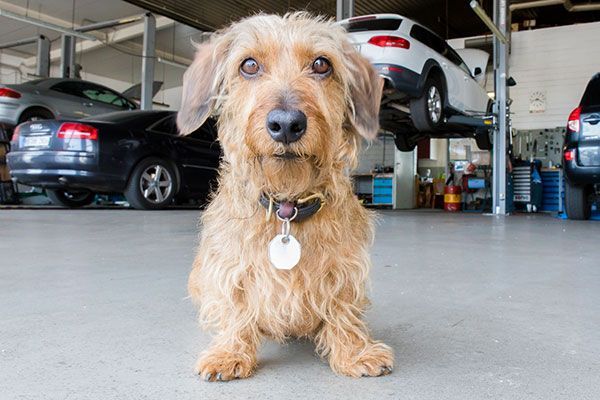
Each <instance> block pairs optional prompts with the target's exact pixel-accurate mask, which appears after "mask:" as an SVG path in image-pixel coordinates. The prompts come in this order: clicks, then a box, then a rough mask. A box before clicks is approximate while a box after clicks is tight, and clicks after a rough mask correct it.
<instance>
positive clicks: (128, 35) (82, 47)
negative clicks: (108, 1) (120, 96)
mask: <svg viewBox="0 0 600 400" xmlns="http://www.w3.org/2000/svg"><path fill="white" fill-rule="evenodd" d="M173 22H174V21H173V20H172V19H170V18H167V17H157V18H156V29H157V30H161V29H165V28H168V27H170V26H172V25H173ZM143 33H144V23H143V22H139V23H136V24H131V25H128V26H125V27H123V28H119V29H116V30H114V31H112V32H108V33H106V34H105V37H106V38H105V39H104V40H96V41H91V40H82V41H80V42H78V43H77V45H76V47H75V52H76V53H77V54H82V53H87V52H89V51H93V50H96V49H99V48H102V47H104V46H106V45H107V44H115V43H120V42H124V41H127V40H131V39H134V38H136V37H140V36H141V35H142V34H143ZM60 54H61V51H60V49H55V50H52V51H51V52H50V61H51V62H52V61H57V60H59V59H60ZM35 63H36V58H35V57H30V58H28V59H27V60H25V65H26V66H33V65H35Z"/></svg>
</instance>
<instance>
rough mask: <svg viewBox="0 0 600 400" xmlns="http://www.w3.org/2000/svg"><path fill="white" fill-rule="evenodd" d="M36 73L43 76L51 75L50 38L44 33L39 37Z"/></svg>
mask: <svg viewBox="0 0 600 400" xmlns="http://www.w3.org/2000/svg"><path fill="white" fill-rule="evenodd" d="M35 74H36V75H37V76H40V77H42V78H48V77H49V76H50V39H48V38H47V37H46V36H44V35H40V36H39V37H38V38H37V64H36V68H35Z"/></svg>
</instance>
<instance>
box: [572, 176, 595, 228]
mask: <svg viewBox="0 0 600 400" xmlns="http://www.w3.org/2000/svg"><path fill="white" fill-rule="evenodd" d="M588 197H589V190H588V186H583V185H574V184H572V183H569V181H565V211H566V212H567V217H569V219H575V220H586V219H590V216H591V215H592V205H591V204H590V202H589V201H588Z"/></svg>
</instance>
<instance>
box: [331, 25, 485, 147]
mask: <svg viewBox="0 0 600 400" xmlns="http://www.w3.org/2000/svg"><path fill="white" fill-rule="evenodd" d="M340 24H341V25H342V26H343V27H344V28H345V29H346V30H347V31H348V33H349V37H350V41H351V42H352V43H354V45H355V46H356V48H357V49H358V50H359V52H360V53H361V54H363V55H364V56H365V57H367V58H368V59H369V60H370V61H371V62H372V63H373V65H374V66H375V68H376V69H377V70H378V71H379V73H380V75H381V76H382V77H383V78H384V79H385V82H386V83H385V87H384V98H383V99H382V105H381V115H380V120H381V126H382V128H383V129H385V130H388V131H391V132H393V133H394V134H395V136H396V145H397V147H398V148H399V149H400V150H403V151H411V150H413V149H414V147H415V146H416V142H417V141H418V140H419V139H421V138H423V137H475V139H476V140H477V145H478V146H479V147H480V148H481V149H485V150H489V149H490V148H491V143H490V136H489V133H488V132H487V130H483V131H481V130H476V129H474V128H473V127H471V126H466V125H462V124H457V123H453V122H450V121H448V118H449V117H451V116H452V115H461V116H468V117H483V116H484V115H486V114H487V113H490V112H491V103H492V102H491V100H490V98H489V97H488V95H487V93H486V91H485V89H484V87H483V86H484V85H485V70H486V66H487V61H488V59H489V54H487V53H486V52H484V51H481V50H474V49H465V50H459V51H456V50H454V49H452V47H450V45H448V44H447V43H446V41H445V40H443V39H442V38H440V37H439V36H437V35H436V34H435V33H433V32H432V31H430V30H429V29H427V28H425V27H423V26H422V25H419V24H417V23H416V22H414V21H412V20H410V19H408V18H405V17H402V16H400V15H396V14H377V15H367V16H360V17H354V18H350V19H346V20H343V21H340ZM459 52H462V54H463V55H464V56H465V58H467V57H468V60H469V62H470V64H471V65H470V66H468V65H467V64H466V63H465V62H464V61H463V59H462V58H461V56H460V55H459Z"/></svg>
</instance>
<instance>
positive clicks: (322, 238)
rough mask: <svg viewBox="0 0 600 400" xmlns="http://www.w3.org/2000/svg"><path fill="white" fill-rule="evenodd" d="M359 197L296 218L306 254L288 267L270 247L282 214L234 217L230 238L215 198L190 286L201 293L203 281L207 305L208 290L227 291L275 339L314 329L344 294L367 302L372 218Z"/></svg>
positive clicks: (223, 293)
mask: <svg viewBox="0 0 600 400" xmlns="http://www.w3.org/2000/svg"><path fill="white" fill-rule="evenodd" d="M353 200H354V199H349V202H348V204H347V205H346V206H345V207H344V208H334V207H327V206H326V207H324V208H323V210H322V211H321V212H319V213H318V214H317V215H315V216H313V217H311V218H310V219H308V220H306V221H304V222H301V223H298V224H294V223H292V230H291V233H292V235H294V236H295V237H296V238H297V240H298V241H299V242H300V243H301V245H302V256H301V260H300V262H299V264H298V265H296V266H295V267H294V268H293V269H292V270H289V271H287V270H278V269H276V268H274V267H273V266H272V265H271V263H270V261H269V259H268V251H267V248H268V244H269V242H270V241H271V239H273V237H275V235H277V234H278V233H279V232H280V229H281V223H280V222H279V221H277V220H276V219H275V218H272V219H271V220H270V221H268V222H267V221H266V220H265V217H264V210H262V209H260V210H259V211H258V212H257V213H256V214H255V215H254V216H253V217H251V218H247V219H233V218H232V219H229V221H234V222H232V223H229V224H228V228H227V229H226V231H227V236H226V237H224V236H223V235H222V232H223V229H222V228H223V218H222V217H223V213H227V212H228V210H227V209H226V208H225V206H221V205H220V204H219V203H218V199H216V202H213V203H212V204H211V206H210V207H209V209H208V210H207V214H206V215H205V217H204V218H203V222H204V228H205V232H204V234H203V238H202V243H201V245H200V251H199V254H198V257H197V259H196V264H195V266H194V271H192V275H191V277H190V292H191V293H192V295H194V291H193V285H194V282H195V281H196V280H197V283H198V285H199V286H201V290H200V291H199V293H198V297H199V300H200V303H201V304H202V303H203V301H202V297H204V295H205V294H207V297H210V298H213V297H214V295H215V294H217V295H219V296H222V297H223V298H224V299H223V304H227V302H231V303H232V304H240V305H241V306H242V308H243V309H244V310H245V312H246V313H247V314H248V316H249V318H253V319H255V321H256V323H257V325H258V327H259V329H260V330H261V331H262V333H263V334H265V335H268V336H270V337H272V338H274V339H279V340H283V339H285V338H287V337H290V336H293V337H300V336H311V335H312V334H313V333H314V332H315V331H316V330H317V329H318V327H319V326H320V324H321V323H322V321H323V320H324V319H326V318H328V316H329V315H330V314H331V313H334V312H335V311H334V310H335V309H336V307H337V304H338V301H339V300H341V299H345V300H349V299H353V300H354V301H355V302H358V303H363V302H365V301H366V299H365V298H364V293H365V290H364V286H365V283H366V279H367V274H368V269H369V265H370V262H369V255H368V251H367V250H368V246H369V244H370V235H371V224H370V218H369V216H368V214H367V211H366V210H364V209H363V208H362V206H360V204H358V202H356V203H355V202H354V201H353ZM217 215H220V218H218V219H216V218H214V217H216V216H217ZM225 220H227V218H225ZM215 288H218V290H219V291H220V293H215ZM208 293H210V294H208ZM213 306H214V305H213ZM202 308H203V307H202ZM201 311H202V310H201ZM213 311H214V313H213V312H211V314H215V315H214V317H215V318H218V316H217V315H216V314H217V311H216V310H214V309H213ZM207 312H208V310H207ZM223 312H224V313H225V314H226V312H225V310H223Z"/></svg>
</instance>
